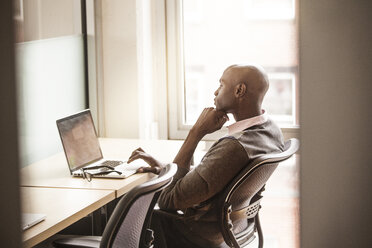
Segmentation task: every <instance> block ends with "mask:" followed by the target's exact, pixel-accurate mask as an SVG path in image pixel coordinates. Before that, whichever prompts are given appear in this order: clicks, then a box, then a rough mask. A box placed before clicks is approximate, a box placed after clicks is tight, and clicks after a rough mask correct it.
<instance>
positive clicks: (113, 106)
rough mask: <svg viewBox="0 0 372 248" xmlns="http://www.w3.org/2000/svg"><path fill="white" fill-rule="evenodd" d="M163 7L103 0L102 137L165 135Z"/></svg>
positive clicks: (138, 0)
mask: <svg viewBox="0 0 372 248" xmlns="http://www.w3.org/2000/svg"><path fill="white" fill-rule="evenodd" d="M164 8H165V5H164V1H152V0H126V1H121V0H101V13H100V15H101V16H100V17H101V20H102V23H101V27H102V37H101V39H102V56H103V78H102V85H103V87H102V90H103V99H102V100H103V101H102V102H101V103H99V104H102V105H103V109H104V118H103V119H104V123H103V126H104V129H103V131H102V132H100V135H101V136H106V137H116V138H158V137H160V138H167V109H166V101H167V100H166V99H167V96H166V69H165V66H166V61H165V14H164V13H165V9H164ZM159 122H162V124H161V125H158V123H159ZM101 130H102V129H101Z"/></svg>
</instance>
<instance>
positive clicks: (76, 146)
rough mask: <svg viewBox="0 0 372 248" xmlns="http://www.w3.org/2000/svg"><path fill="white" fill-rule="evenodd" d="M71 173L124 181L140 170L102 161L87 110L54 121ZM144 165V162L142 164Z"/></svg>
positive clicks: (91, 120) (112, 161)
mask: <svg viewBox="0 0 372 248" xmlns="http://www.w3.org/2000/svg"><path fill="white" fill-rule="evenodd" d="M56 123H57V128H58V131H59V135H60V138H61V141H62V145H63V149H64V152H65V155H66V159H67V164H68V167H69V169H70V173H71V175H72V176H74V177H86V176H87V175H89V177H100V178H127V177H129V176H130V175H133V174H134V173H136V170H137V169H138V168H139V167H141V166H140V165H138V162H140V161H138V162H137V163H134V164H133V165H132V163H131V165H128V164H127V163H126V161H123V160H119V159H105V158H104V157H103V154H102V150H101V147H100V144H99V141H98V138H97V133H96V129H95V127H94V123H93V118H92V115H91V112H90V110H89V109H87V110H84V111H81V112H79V113H76V114H73V115H70V116H67V117H64V118H62V119H59V120H57V121H56ZM142 166H143V163H142Z"/></svg>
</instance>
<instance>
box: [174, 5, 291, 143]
mask: <svg viewBox="0 0 372 248" xmlns="http://www.w3.org/2000/svg"><path fill="white" fill-rule="evenodd" d="M295 9H296V8H295V1H294V0H275V1H274V0H234V1H231V0H220V1H214V0H204V1H197V0H187V1H182V0H168V1H167V36H168V37H167V38H168V40H167V45H168V82H169V83H168V87H169V92H168V93H169V94H168V95H169V108H170V111H169V113H170V115H169V128H170V132H169V134H170V138H184V137H185V135H186V133H187V131H188V130H189V128H190V127H191V125H192V124H193V123H195V121H196V119H197V117H198V116H199V114H200V113H201V111H202V109H203V108H204V107H206V106H213V98H214V94H213V93H214V91H215V90H216V88H217V87H218V82H219V78H220V77H221V75H222V73H223V71H224V69H225V68H226V67H228V66H229V65H231V64H241V63H242V64H246V63H254V64H259V65H262V66H263V67H264V68H265V70H266V72H267V73H268V76H269V79H270V89H269V91H268V93H267V95H266V97H265V100H264V103H263V108H264V109H265V110H266V111H267V112H268V114H269V115H270V116H271V117H272V118H273V119H274V120H275V121H276V122H277V123H278V124H279V125H280V126H281V127H282V128H283V127H286V128H288V127H289V129H291V128H293V127H296V126H297V125H298V114H297V109H298V107H297V106H298V96H297V95H298V93H297V92H298V52H297V40H298V39H297V17H296V11H295ZM230 119H231V118H230ZM219 135H220V134H219ZM215 137H218V136H209V138H211V139H214V138H215ZM207 139H208V137H207Z"/></svg>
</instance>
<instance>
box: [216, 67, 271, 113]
mask: <svg viewBox="0 0 372 248" xmlns="http://www.w3.org/2000/svg"><path fill="white" fill-rule="evenodd" d="M268 88H269V81H268V78H267V75H266V73H265V71H264V70H263V68H262V67H260V66H255V65H231V66H229V67H228V68H226V70H225V71H224V73H223V75H222V77H221V79H220V88H219V89H218V90H217V91H216V92H215V96H216V98H215V104H216V108H217V109H219V110H222V111H225V112H227V113H233V114H234V117H235V115H237V116H238V115H239V114H237V113H240V115H241V116H242V117H244V118H245V117H247V116H255V115H258V114H261V104H262V101H263V98H264V96H265V94H266V92H267V90H268ZM238 118H239V117H238ZM235 119H237V118H235Z"/></svg>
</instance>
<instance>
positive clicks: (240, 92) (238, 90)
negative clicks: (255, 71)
mask: <svg viewBox="0 0 372 248" xmlns="http://www.w3.org/2000/svg"><path fill="white" fill-rule="evenodd" d="M246 91H247V87H246V86H245V84H244V83H239V84H238V85H237V86H236V87H235V96H236V97H242V96H244V95H245V93H246Z"/></svg>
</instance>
